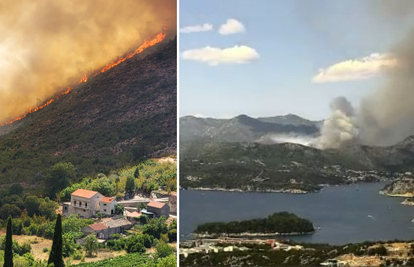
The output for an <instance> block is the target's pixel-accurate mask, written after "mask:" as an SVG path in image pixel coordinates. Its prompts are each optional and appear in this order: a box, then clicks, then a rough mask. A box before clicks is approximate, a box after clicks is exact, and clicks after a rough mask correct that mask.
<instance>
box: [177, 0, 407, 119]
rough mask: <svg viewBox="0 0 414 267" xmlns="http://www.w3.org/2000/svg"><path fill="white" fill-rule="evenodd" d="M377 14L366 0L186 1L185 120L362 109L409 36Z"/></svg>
mask: <svg viewBox="0 0 414 267" xmlns="http://www.w3.org/2000/svg"><path fill="white" fill-rule="evenodd" d="M253 3H254V4H253ZM376 12H377V11H376V9H375V8H374V7H373V6H372V3H371V2H370V1H359V0H349V1H326V0H325V1H322V0H321V1H319V0H309V1H299V0H297V1H276V0H261V1H254V2H253V1H247V0H227V1H221V0H208V1H204V0H200V1H192V0H181V1H180V13H179V16H180V19H179V24H180V38H179V41H180V45H179V47H180V48H179V49H180V51H179V53H180V59H179V60H180V61H179V75H180V77H179V98H180V99H179V115H180V116H186V115H193V116H200V117H215V118H230V117H234V116H237V115H240V114H246V115H249V116H251V117H265V116H276V115H284V114H289V113H293V114H297V115H299V116H302V117H305V118H307V119H312V120H320V119H324V118H326V117H328V116H329V112H330V109H329V104H330V102H331V101H332V100H333V99H334V98H335V97H338V96H345V97H346V98H347V99H349V100H350V101H351V102H352V104H353V105H355V106H358V104H359V101H360V100H361V99H362V98H363V97H365V96H367V95H369V94H370V93H372V92H373V91H374V90H375V89H376V88H378V87H379V86H381V83H382V82H383V76H384V75H383V73H384V71H386V70H387V69H391V68H392V67H393V66H395V60H393V58H392V55H391V53H390V51H391V49H392V46H393V44H395V43H396V41H397V40H399V39H402V38H403V35H404V32H405V31H406V30H407V29H404V27H398V28H396V27H395V24H394V25H393V24H390V23H387V22H386V21H384V20H383V19H380V16H377V15H376Z"/></svg>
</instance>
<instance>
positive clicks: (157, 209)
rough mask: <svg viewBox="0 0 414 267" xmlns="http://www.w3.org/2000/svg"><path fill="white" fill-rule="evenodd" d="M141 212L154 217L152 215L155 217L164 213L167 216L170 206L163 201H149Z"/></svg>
mask: <svg viewBox="0 0 414 267" xmlns="http://www.w3.org/2000/svg"><path fill="white" fill-rule="evenodd" d="M141 212H142V213H143V214H146V213H148V214H147V215H149V216H150V217H154V215H155V216H156V217H160V216H163V215H164V216H165V217H167V218H168V217H169V216H170V206H168V205H167V204H166V203H163V202H159V201H151V202H150V203H148V204H147V208H146V209H144V210H142V211H141Z"/></svg>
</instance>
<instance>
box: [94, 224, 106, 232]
mask: <svg viewBox="0 0 414 267" xmlns="http://www.w3.org/2000/svg"><path fill="white" fill-rule="evenodd" d="M89 227H90V228H92V230H94V231H99V230H104V229H107V228H108V227H107V226H106V225H104V224H102V223H95V224H91V225H89Z"/></svg>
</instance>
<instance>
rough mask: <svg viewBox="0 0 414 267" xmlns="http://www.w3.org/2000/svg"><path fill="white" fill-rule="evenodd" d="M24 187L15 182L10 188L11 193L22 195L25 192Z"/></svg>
mask: <svg viewBox="0 0 414 267" xmlns="http://www.w3.org/2000/svg"><path fill="white" fill-rule="evenodd" d="M23 190H24V187H23V186H22V185H21V184H13V185H12V186H11V187H10V188H9V195H18V196H21V195H22V193H23Z"/></svg>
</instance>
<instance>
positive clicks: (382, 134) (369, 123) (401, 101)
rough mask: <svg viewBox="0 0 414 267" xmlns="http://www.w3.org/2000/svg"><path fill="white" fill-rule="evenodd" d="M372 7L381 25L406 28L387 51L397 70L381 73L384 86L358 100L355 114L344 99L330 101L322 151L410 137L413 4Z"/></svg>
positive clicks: (383, 3) (377, 3) (413, 95)
mask: <svg viewBox="0 0 414 267" xmlns="http://www.w3.org/2000/svg"><path fill="white" fill-rule="evenodd" d="M372 7H373V11H374V13H375V14H376V15H379V16H380V17H379V18H380V19H381V20H382V22H384V21H386V22H387V23H388V24H392V26H398V27H399V28H407V31H406V35H405V37H404V38H403V39H402V40H399V41H397V42H396V44H395V45H394V46H393V47H392V48H391V51H390V52H391V53H390V54H392V56H393V57H394V58H395V59H396V62H397V66H396V67H394V68H392V69H389V70H387V71H386V72H385V77H384V78H385V81H384V83H383V84H382V85H381V86H380V87H379V88H377V89H376V90H375V91H374V92H373V93H372V94H370V95H368V96H366V97H365V98H364V99H362V100H361V102H360V104H359V108H358V110H356V111H354V110H353V108H352V106H351V104H350V103H349V102H348V101H346V99H345V98H338V99H336V100H335V101H334V103H333V104H332V105H331V110H332V114H331V116H330V118H329V119H328V120H327V121H325V123H324V125H323V127H322V129H321V134H322V136H321V138H320V143H319V145H320V146H321V147H323V148H335V147H338V146H339V145H341V144H343V143H346V142H350V141H358V142H359V143H361V144H368V145H392V144H395V143H397V142H400V141H402V140H403V139H405V138H406V137H407V136H409V135H413V134H414V27H413V20H412V18H413V17H414V1H404V0H402V1H385V0H383V1H373V2H372Z"/></svg>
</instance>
